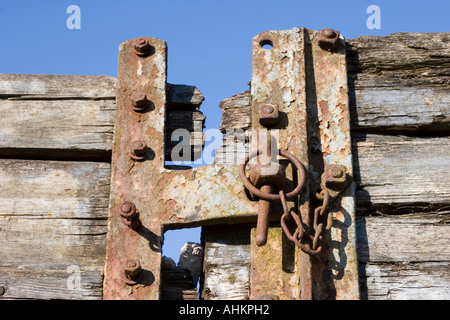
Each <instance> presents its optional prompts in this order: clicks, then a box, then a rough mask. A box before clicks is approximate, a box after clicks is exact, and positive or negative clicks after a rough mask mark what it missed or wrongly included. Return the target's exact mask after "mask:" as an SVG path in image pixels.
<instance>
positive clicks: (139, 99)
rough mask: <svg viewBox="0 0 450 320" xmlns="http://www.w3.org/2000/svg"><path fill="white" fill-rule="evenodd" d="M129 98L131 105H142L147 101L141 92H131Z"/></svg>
mask: <svg viewBox="0 0 450 320" xmlns="http://www.w3.org/2000/svg"><path fill="white" fill-rule="evenodd" d="M130 100H131V103H132V104H133V106H135V107H143V106H145V105H146V103H147V96H146V95H145V94H144V93H142V92H133V93H132V94H131V95H130Z"/></svg>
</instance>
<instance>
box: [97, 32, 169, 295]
mask: <svg viewBox="0 0 450 320" xmlns="http://www.w3.org/2000/svg"><path fill="white" fill-rule="evenodd" d="M145 41H147V43H145ZM140 51H144V52H140ZM166 54H167V49H166V43H165V42H164V41H162V40H160V39H156V38H141V39H132V40H128V41H126V42H124V43H122V44H121V45H120V51H119V66H118V75H117V78H118V84H117V114H116V122H115V128H114V130H115V132H114V145H113V155H112V177H111V198H110V209H109V218H108V219H109V221H108V238H107V246H106V263H105V280H104V287H103V294H104V299H157V298H158V291H159V282H160V279H159V273H160V265H161V263H160V261H161V223H159V220H160V219H159V217H155V214H156V213H154V212H152V207H151V205H150V202H149V200H150V201H151V200H152V199H157V198H158V194H159V193H160V190H159V188H158V187H157V185H158V181H159V178H160V176H161V172H162V171H163V169H164V150H163V149H164V121H165V107H166V69H167V66H166V59H167V58H166ZM143 95H144V96H143ZM143 97H144V99H143ZM143 100H146V101H143ZM137 141H141V142H144V143H145V144H146V146H147V147H146V150H145V151H144V159H139V161H137V160H136V159H133V157H131V156H130V153H131V155H132V154H133V144H134V142H137ZM140 147H142V145H140ZM139 154H142V152H139ZM144 173H145V174H144ZM124 201H129V202H131V203H133V204H134V205H135V207H136V208H137V210H138V211H139V219H140V221H141V225H142V226H141V227H140V228H138V229H136V230H133V229H132V228H130V227H128V226H127V225H125V224H124V223H122V222H121V220H120V215H121V204H122V203H123V202H124ZM128 208H129V207H126V209H122V210H128ZM128 260H132V261H136V260H138V261H140V265H141V268H142V272H141V274H140V275H141V277H140V278H139V281H138V283H137V284H135V285H133V286H130V285H129V284H127V281H126V278H124V271H125V270H124V263H125V262H126V261H128ZM125 277H126V276H125Z"/></svg>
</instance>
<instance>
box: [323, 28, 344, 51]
mask: <svg viewBox="0 0 450 320" xmlns="http://www.w3.org/2000/svg"><path fill="white" fill-rule="evenodd" d="M339 35H340V33H339V31H336V30H334V29H330V28H323V29H322V30H320V31H319V35H318V44H319V47H320V48H321V49H322V50H326V51H334V50H336V49H337V47H338V45H339V40H340V39H339Z"/></svg>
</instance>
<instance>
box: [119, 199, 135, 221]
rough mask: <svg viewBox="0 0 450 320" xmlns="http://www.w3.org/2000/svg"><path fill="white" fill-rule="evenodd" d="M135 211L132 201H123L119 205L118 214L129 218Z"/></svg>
mask: <svg viewBox="0 0 450 320" xmlns="http://www.w3.org/2000/svg"><path fill="white" fill-rule="evenodd" d="M135 213H136V206H135V205H134V203H132V202H128V201H124V202H122V204H121V205H120V215H121V216H122V217H124V218H131V217H132V216H133V215H134V214H135Z"/></svg>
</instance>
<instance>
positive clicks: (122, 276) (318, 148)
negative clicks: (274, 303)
mask: <svg viewBox="0 0 450 320" xmlns="http://www.w3.org/2000/svg"><path fill="white" fill-rule="evenodd" d="M315 35H316V32H315V31H309V30H306V29H302V28H294V29H292V30H287V31H268V32H265V33H262V34H260V35H258V36H256V37H255V38H254V39H253V70H254V71H253V77H252V104H253V119H258V118H261V117H265V119H266V120H263V121H262V123H261V122H258V121H256V120H255V121H253V129H259V128H262V125H266V126H269V127H270V129H271V132H273V133H274V134H275V133H276V134H277V137H278V148H280V149H282V150H287V151H288V152H289V153H291V154H292V155H294V156H295V157H297V158H298V159H299V160H300V161H301V162H302V164H303V165H304V166H305V167H306V169H308V170H309V176H310V181H309V187H307V188H305V189H304V190H303V192H302V193H301V195H300V196H299V197H298V199H294V200H293V201H290V202H289V203H288V204H289V206H292V207H296V208H298V210H299V212H301V216H302V219H303V222H304V223H305V224H306V225H310V224H311V211H313V210H312V208H311V204H310V203H311V201H310V198H311V197H310V192H309V190H314V191H315V189H316V187H317V186H318V185H319V182H318V181H319V180H320V179H319V178H320V175H321V173H322V172H323V169H324V166H325V165H326V164H341V165H344V166H345V167H346V168H347V171H348V172H352V164H351V149H350V130H349V125H350V121H349V112H348V102H347V99H348V98H347V76H346V68H345V46H343V45H342V44H343V43H344V42H343V39H342V38H341V39H340V40H339V41H340V43H341V47H340V48H338V50H337V51H335V52H330V51H325V50H323V49H321V48H320V47H319V45H318V43H317V42H318V40H317V39H316V37H315ZM266 44H271V45H272V49H270V50H266V49H264V48H262V47H263V46H264V45H266ZM166 54H167V47H166V43H165V42H164V41H162V40H159V39H155V38H139V39H132V40H129V41H126V42H124V43H122V44H121V46H120V52H119V70H118V88H117V100H116V101H117V114H116V123H115V135H114V145H113V157H112V178H111V198H110V210H109V220H108V237H107V246H106V263H105V280H104V299H158V298H159V295H160V282H161V279H160V276H161V246H162V239H163V237H162V236H163V233H164V231H165V230H166V229H169V228H179V227H185V226H198V225H207V224H217V223H233V222H243V221H253V222H254V221H256V215H257V210H258V202H256V201H250V200H249V198H248V195H247V192H246V190H245V188H244V186H243V184H242V182H241V181H240V178H239V164H228V165H210V166H205V167H200V168H197V169H187V170H170V169H168V168H165V166H164V155H165V150H164V141H165V139H164V127H165V119H166V115H165V113H166V111H165V110H166V101H167V97H166V78H167V75H166V70H167V65H166V60H167V57H166ZM261 104H269V107H270V106H271V107H272V108H273V109H274V110H276V111H277V114H276V116H275V114H273V113H272V111H271V110H269V109H270V108H268V107H267V106H266V107H265V108H264V107H261ZM261 110H262V111H261ZM260 111H261V112H266V113H267V114H265V115H260V114H259V112H260ZM282 164H283V163H282ZM286 169H287V170H286V174H287V176H288V177H290V178H288V181H287V189H292V188H293V186H294V184H295V178H294V176H295V174H294V173H295V172H293V170H292V166H291V165H287V168H286ZM311 193H312V192H311ZM273 207H274V210H275V211H277V210H278V211H280V205H279V204H278V205H277V204H275V205H274V206H273ZM132 208H133V209H132ZM333 214H334V216H335V220H334V223H333V228H332V229H331V235H330V237H329V238H327V244H328V246H327V247H326V250H323V251H322V252H321V253H320V255H317V256H315V257H313V258H311V256H309V255H308V254H305V253H304V252H302V251H300V250H298V248H296V247H295V246H294V245H293V244H292V243H290V242H289V241H287V239H286V237H285V236H284V235H283V233H282V232H281V228H280V227H279V224H278V225H277V224H276V223H275V224H272V226H273V227H272V228H271V229H269V232H268V236H269V239H268V243H269V245H268V246H267V247H258V246H254V245H253V243H252V258H251V259H252V274H251V283H252V292H251V295H252V297H253V298H257V297H258V296H260V297H261V295H263V296H264V297H275V296H277V297H279V298H281V299H313V298H314V299H333V298H337V299H356V298H358V284H357V283H358V274H357V259H356V251H355V247H354V240H355V236H354V186H353V185H352V187H351V188H349V189H348V190H347V191H346V193H345V194H344V197H343V199H342V201H341V209H340V210H337V211H336V212H334V213H333ZM273 216H274V217H275V216H276V214H275V215H273ZM278 217H279V215H278ZM137 218H138V219H139V221H138V222H136V219H137ZM130 219H134V221H131V220H130ZM253 233H254V232H253ZM252 239H254V236H252ZM252 241H253V240H252ZM271 247H272V248H275V249H276V250H275V249H274V250H268V249H269V248H271ZM280 248H281V249H280ZM269 251H270V252H269ZM269 255H270V256H269ZM130 261H131V262H130ZM135 261H139V262H140V266H141V270H142V271H141V272H139V276H136V277H134V278H133V279H130V278H129V277H130V276H133V275H135V273H136V272H135V269H133V268H135V267H136V264H135V263H133V262H135ZM271 261H272V262H273V264H272V262H271ZM269 262H270V263H269ZM280 268H281V270H280Z"/></svg>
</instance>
